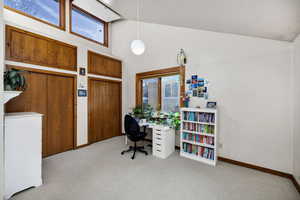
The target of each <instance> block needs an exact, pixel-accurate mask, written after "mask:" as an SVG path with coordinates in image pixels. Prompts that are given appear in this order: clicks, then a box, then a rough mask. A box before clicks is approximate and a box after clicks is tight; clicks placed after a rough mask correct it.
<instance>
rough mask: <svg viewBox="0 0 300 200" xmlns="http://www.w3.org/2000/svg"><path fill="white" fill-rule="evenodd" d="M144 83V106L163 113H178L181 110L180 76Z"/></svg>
mask: <svg viewBox="0 0 300 200" xmlns="http://www.w3.org/2000/svg"><path fill="white" fill-rule="evenodd" d="M142 81H143V96H142V98H143V105H147V104H148V105H150V106H151V107H152V108H154V110H161V111H163V112H176V111H178V110H179V104H180V76H179V75H173V76H163V77H158V78H150V79H143V80H142ZM159 85H160V86H159ZM159 94H161V95H159Z"/></svg>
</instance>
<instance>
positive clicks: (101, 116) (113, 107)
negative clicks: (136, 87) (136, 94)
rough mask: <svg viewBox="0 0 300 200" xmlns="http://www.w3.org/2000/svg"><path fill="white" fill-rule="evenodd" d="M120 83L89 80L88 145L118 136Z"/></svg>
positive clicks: (119, 131) (120, 110)
mask: <svg viewBox="0 0 300 200" xmlns="http://www.w3.org/2000/svg"><path fill="white" fill-rule="evenodd" d="M121 86H122V84H121V82H119V81H111V80H103V79H96V78H90V79H89V97H88V100H89V143H94V142H98V141H101V140H105V139H108V138H112V137H114V136H120V135H121V132H122V129H121V127H122V126H121V123H122V122H121V112H122V106H121V105H122V104H121V102H122V99H121V97H122V89H121Z"/></svg>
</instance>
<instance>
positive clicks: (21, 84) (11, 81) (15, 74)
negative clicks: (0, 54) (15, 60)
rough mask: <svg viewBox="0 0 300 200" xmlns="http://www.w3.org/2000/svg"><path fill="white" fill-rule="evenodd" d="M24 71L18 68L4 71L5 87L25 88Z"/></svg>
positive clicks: (10, 88)
mask: <svg viewBox="0 0 300 200" xmlns="http://www.w3.org/2000/svg"><path fill="white" fill-rule="evenodd" d="M23 72H24V71H21V70H17V69H9V70H7V71H6V72H4V88H5V90H6V91H15V90H22V91H23V90H25V85H26V81H25V77H24V76H23V75H22V73H23Z"/></svg>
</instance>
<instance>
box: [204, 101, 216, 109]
mask: <svg viewBox="0 0 300 200" xmlns="http://www.w3.org/2000/svg"><path fill="white" fill-rule="evenodd" d="M206 107H207V108H217V102H215V101H208V102H207V104H206Z"/></svg>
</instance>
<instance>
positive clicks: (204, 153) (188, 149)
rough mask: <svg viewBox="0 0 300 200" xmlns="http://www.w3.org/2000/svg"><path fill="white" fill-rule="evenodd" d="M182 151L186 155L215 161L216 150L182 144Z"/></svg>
mask: <svg viewBox="0 0 300 200" xmlns="http://www.w3.org/2000/svg"><path fill="white" fill-rule="evenodd" d="M182 151H183V152H185V153H190V154H193V155H196V156H200V157H202V158H206V159H209V160H214V159H215V157H214V154H215V152H214V149H211V148H206V147H201V146H197V145H192V144H188V143H182Z"/></svg>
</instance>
